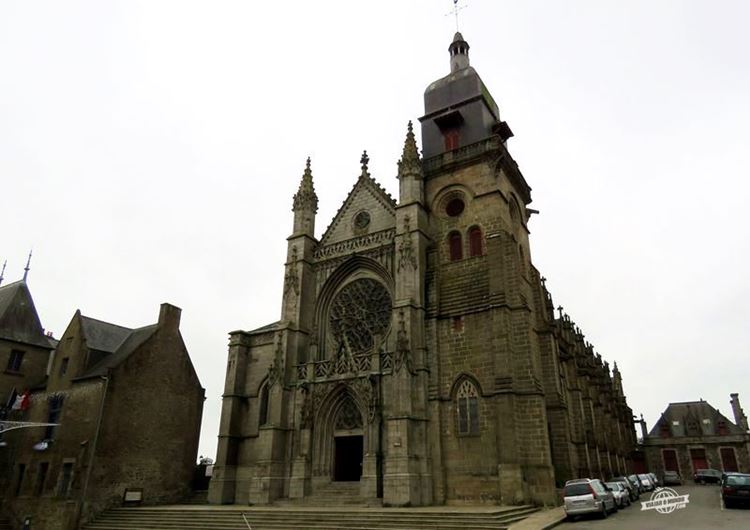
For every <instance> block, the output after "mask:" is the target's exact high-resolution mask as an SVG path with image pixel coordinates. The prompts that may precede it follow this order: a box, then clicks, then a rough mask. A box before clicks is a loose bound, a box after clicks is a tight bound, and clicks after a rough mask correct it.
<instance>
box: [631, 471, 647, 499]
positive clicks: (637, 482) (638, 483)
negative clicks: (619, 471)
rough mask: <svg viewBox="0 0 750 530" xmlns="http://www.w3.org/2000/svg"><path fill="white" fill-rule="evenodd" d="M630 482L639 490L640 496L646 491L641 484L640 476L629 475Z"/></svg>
mask: <svg viewBox="0 0 750 530" xmlns="http://www.w3.org/2000/svg"><path fill="white" fill-rule="evenodd" d="M628 480H629V481H630V482H632V483H633V484H635V486H636V487H637V488H638V495H640V494H641V493H643V492H644V491H646V490H645V489H643V484H641V479H639V478H638V475H628Z"/></svg>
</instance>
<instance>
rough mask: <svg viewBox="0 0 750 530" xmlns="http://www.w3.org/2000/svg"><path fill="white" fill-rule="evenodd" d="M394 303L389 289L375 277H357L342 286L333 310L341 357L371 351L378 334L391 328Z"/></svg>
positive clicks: (331, 321) (331, 317) (331, 318)
mask: <svg viewBox="0 0 750 530" xmlns="http://www.w3.org/2000/svg"><path fill="white" fill-rule="evenodd" d="M391 305H392V304H391V295H390V293H389V292H388V290H387V289H386V288H385V286H384V285H383V284H382V283H380V282H378V281H377V280H374V279H372V278H361V279H359V280H355V281H353V282H351V283H349V284H348V285H346V286H345V287H344V288H343V289H341V291H339V293H338V294H337V295H336V296H335V297H334V299H333V301H332V303H331V309H330V313H329V325H330V329H331V334H332V336H333V340H334V343H335V344H336V349H337V351H336V356H337V358H340V357H342V355H344V354H345V356H346V357H350V356H352V355H356V354H360V353H367V352H369V351H371V350H372V348H373V347H374V346H375V336H376V335H380V336H383V335H385V331H386V330H387V329H388V326H389V324H390V320H391Z"/></svg>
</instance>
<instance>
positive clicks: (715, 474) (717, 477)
mask: <svg viewBox="0 0 750 530" xmlns="http://www.w3.org/2000/svg"><path fill="white" fill-rule="evenodd" d="M693 480H694V481H695V483H696V484H709V483H712V484H718V483H719V482H721V471H719V470H718V469H698V470H697V471H696V472H695V473H694V474H693Z"/></svg>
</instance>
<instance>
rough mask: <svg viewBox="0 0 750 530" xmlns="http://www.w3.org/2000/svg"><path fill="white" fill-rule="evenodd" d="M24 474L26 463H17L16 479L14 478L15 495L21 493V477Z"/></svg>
mask: <svg viewBox="0 0 750 530" xmlns="http://www.w3.org/2000/svg"><path fill="white" fill-rule="evenodd" d="M24 475H26V464H18V479H17V480H16V493H15V495H16V497H18V496H19V495H20V494H21V488H23V478H24Z"/></svg>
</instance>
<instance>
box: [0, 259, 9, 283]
mask: <svg viewBox="0 0 750 530" xmlns="http://www.w3.org/2000/svg"><path fill="white" fill-rule="evenodd" d="M6 265H8V260H7V259H6V260H5V261H4V262H3V270H1V271H0V285H2V284H3V280H4V279H5V266H6Z"/></svg>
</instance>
